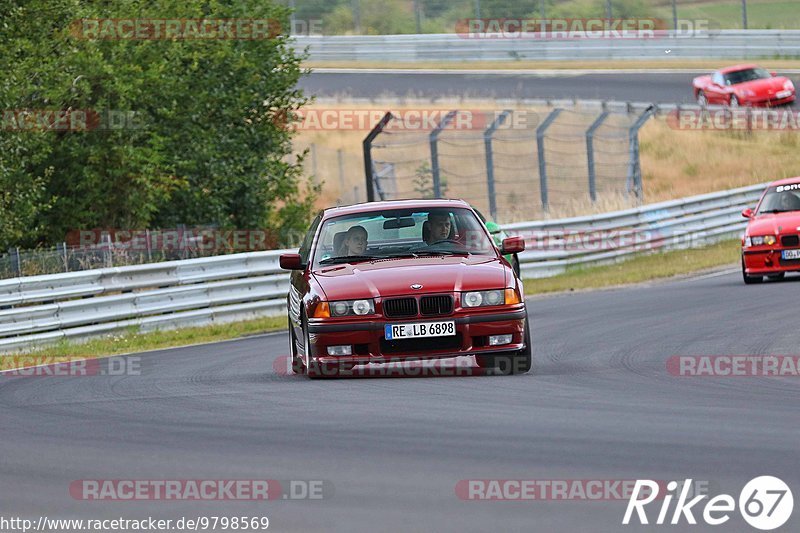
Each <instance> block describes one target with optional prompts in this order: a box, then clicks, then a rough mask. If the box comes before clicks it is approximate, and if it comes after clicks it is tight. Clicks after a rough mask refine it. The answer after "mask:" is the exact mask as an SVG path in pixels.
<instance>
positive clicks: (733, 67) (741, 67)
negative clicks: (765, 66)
mask: <svg viewBox="0 0 800 533" xmlns="http://www.w3.org/2000/svg"><path fill="white" fill-rule="evenodd" d="M750 68H759V67H758V65H756V64H754V63H743V64H741V65H731V66H730V67H725V68H721V69H719V73H720V74H729V73H731V72H738V71H740V70H746V69H750Z"/></svg>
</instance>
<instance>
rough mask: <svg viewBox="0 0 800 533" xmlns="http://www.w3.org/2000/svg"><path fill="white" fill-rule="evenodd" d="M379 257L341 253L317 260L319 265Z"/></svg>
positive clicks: (371, 259) (370, 259) (354, 261)
mask: <svg viewBox="0 0 800 533" xmlns="http://www.w3.org/2000/svg"><path fill="white" fill-rule="evenodd" d="M375 259H380V257H375V256H374V255H342V256H339V257H329V258H327V259H323V260H322V261H320V262H319V264H320V265H333V264H336V263H356V262H358V261H373V260H375Z"/></svg>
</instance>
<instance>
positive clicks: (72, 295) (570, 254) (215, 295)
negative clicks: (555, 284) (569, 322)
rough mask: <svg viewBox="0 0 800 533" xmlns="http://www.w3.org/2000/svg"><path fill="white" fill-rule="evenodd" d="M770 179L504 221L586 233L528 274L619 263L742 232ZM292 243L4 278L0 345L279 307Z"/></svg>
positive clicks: (551, 231) (535, 256) (545, 256)
mask: <svg viewBox="0 0 800 533" xmlns="http://www.w3.org/2000/svg"><path fill="white" fill-rule="evenodd" d="M763 188H764V185H755V186H751V187H744V188H741V189H734V190H731V191H725V192H719V193H713V194H705V195H701V196H695V197H691V198H685V199H682V200H675V201H670V202H662V203H658V204H651V205H647V206H643V207H639V208H635V209H628V210H625V211H618V212H614V213H605V214H600V215H593V216H587V217H576V218H570V219H560V220H544V221H535V222H523V223H517V224H508V225H506V226H503V229H504V230H505V231H506V232H508V233H509V234H517V235H525V236H529V237H532V239H528V240H529V242H530V241H533V242H534V243H538V242H541V241H540V240H537V237H536V235H541V234H546V235H547V238H548V239H549V240H550V241H556V242H557V241H558V239H559V237H562V238H565V239H566V238H569V236H570V235H571V234H574V232H576V231H578V232H588V233H589V235H590V238H589V240H588V241H585V242H588V246H585V249H578V250H569V249H563V250H559V249H555V250H553V249H544V250H543V249H536V247H533V248H532V249H531V248H529V250H528V251H526V252H523V253H522V254H520V256H519V259H520V263H521V266H522V273H523V276H524V277H531V278H533V277H546V276H552V275H555V274H558V273H559V272H563V271H564V270H565V269H566V268H567V267H569V266H575V265H589V264H602V263H607V262H614V261H619V260H622V259H624V258H625V257H626V256H629V255H630V254H633V253H637V252H640V251H642V250H655V249H669V248H682V247H688V246H691V245H692V244H693V243H696V242H697V239H698V238H700V237H702V238H703V239H704V241H705V242H711V241H714V240H717V239H719V238H722V237H725V236H729V235H734V234H737V233H739V232H740V231H741V230H742V228H743V227H744V224H745V221H744V220H743V219H742V217H741V213H740V211H741V209H742V208H744V207H748V206H751V207H752V206H753V205H754V203H755V201H756V200H757V199H758V197H759V195H760V193H761V191H762V190H763ZM621 231H631V232H634V233H635V234H636V235H637V236H640V238H638V239H636V240H635V242H631V243H629V245H627V246H618V247H614V248H613V249H604V248H603V246H598V247H595V246H594V244H593V243H595V242H600V243H601V244H602V242H603V240H604V239H606V238H607V235H608V234H609V233H610V232H621ZM537 232H538V233H537ZM591 232H598V233H597V234H591ZM603 232H605V233H603ZM675 237H680V238H677V239H676V238H675ZM550 244H552V242H549V243H548V246H549V245H550ZM529 246H530V244H529ZM595 248H597V249H595ZM287 251H288V250H275V251H268V252H251V253H245V254H234V255H225V256H217V257H208V258H199V259H187V260H182V261H169V262H164V263H154V264H148V265H137V266H125V267H118V268H104V269H98V270H88V271H83V272H71V273H66V274H55V275H46V276H31V277H24V278H14V279H9V280H2V281H0V352H9V351H15V350H20V349H25V348H28V347H32V346H37V345H42V344H47V343H53V342H57V341H59V340H62V339H79V338H85V337H91V336H96V335H102V334H109V333H114V332H118V331H123V330H127V329H129V328H131V327H137V328H139V330H141V331H149V330H153V329H159V328H175V327H191V326H199V325H206V324H210V323H219V322H228V321H233V320H243V319H247V318H256V317H259V316H266V315H275V314H281V313H283V312H284V311H285V304H286V294H287V292H288V279H289V275H288V273H286V272H285V271H282V270H281V269H280V266H279V263H278V257H279V256H280V254H281V253H285V252H287Z"/></svg>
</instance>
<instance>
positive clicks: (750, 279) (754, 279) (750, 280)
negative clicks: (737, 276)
mask: <svg viewBox="0 0 800 533" xmlns="http://www.w3.org/2000/svg"><path fill="white" fill-rule="evenodd" d="M742 279H743V280H744V284H745V285H755V284H756V283H761V282H762V281H764V277H763V276H748V275H747V271H746V270H745V268H744V257H742Z"/></svg>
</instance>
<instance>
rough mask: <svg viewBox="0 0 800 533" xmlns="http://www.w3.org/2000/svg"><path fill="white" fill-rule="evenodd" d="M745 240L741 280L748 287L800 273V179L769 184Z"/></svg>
mask: <svg viewBox="0 0 800 533" xmlns="http://www.w3.org/2000/svg"><path fill="white" fill-rule="evenodd" d="M742 216H744V217H745V218H749V219H750V222H749V223H748V224H747V229H746V230H745V233H744V237H743V238H742V277H743V278H744V282H745V283H747V284H748V285H749V284H751V283H761V282H762V281H763V280H764V276H767V277H768V278H770V279H781V278H783V277H784V275H786V273H787V272H798V271H800V177H797V178H787V179H784V180H779V181H776V182H773V183H770V185H769V187H767V190H766V191H764V194H763V195H762V196H761V199H760V200H759V202H758V206H756V210H755V211H753V210H752V209H745V210H744V211H742Z"/></svg>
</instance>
